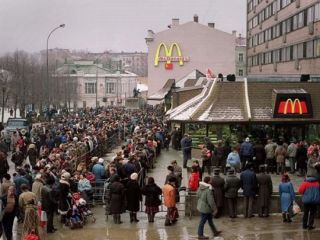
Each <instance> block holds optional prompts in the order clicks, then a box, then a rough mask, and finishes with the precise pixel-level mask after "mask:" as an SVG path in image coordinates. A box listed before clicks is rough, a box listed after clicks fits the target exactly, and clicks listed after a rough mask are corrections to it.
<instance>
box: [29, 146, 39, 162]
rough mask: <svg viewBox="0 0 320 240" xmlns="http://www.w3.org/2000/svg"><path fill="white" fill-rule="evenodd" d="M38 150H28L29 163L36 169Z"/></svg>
mask: <svg viewBox="0 0 320 240" xmlns="http://www.w3.org/2000/svg"><path fill="white" fill-rule="evenodd" d="M37 155H38V153H37V150H36V149H34V148H30V149H29V150H28V156H29V161H30V164H31V166H32V167H34V166H35V165H36V163H37Z"/></svg>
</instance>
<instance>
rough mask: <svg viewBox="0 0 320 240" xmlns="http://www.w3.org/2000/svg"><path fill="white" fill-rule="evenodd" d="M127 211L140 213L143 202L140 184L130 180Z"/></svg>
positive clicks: (127, 190) (127, 186) (127, 192)
mask: <svg viewBox="0 0 320 240" xmlns="http://www.w3.org/2000/svg"><path fill="white" fill-rule="evenodd" d="M126 196H127V210H128V211H130V212H138V211H139V210H140V201H142V195H141V190H140V187H139V183H138V182H137V181H135V180H129V182H128V183H127V185H126Z"/></svg>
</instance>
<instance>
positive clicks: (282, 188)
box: [279, 173, 295, 223]
mask: <svg viewBox="0 0 320 240" xmlns="http://www.w3.org/2000/svg"><path fill="white" fill-rule="evenodd" d="M279 194H280V201H281V211H282V218H283V222H288V223H290V222H292V220H291V212H292V206H293V202H294V199H295V193H294V189H293V185H292V183H291V182H290V178H289V175H288V174H286V173H285V174H283V175H282V179H281V183H280V184H279Z"/></svg>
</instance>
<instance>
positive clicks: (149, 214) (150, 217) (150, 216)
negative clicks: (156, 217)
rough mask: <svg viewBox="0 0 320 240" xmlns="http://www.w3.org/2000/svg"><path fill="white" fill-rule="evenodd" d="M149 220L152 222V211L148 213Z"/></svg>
mask: <svg viewBox="0 0 320 240" xmlns="http://www.w3.org/2000/svg"><path fill="white" fill-rule="evenodd" d="M148 222H152V215H151V213H148Z"/></svg>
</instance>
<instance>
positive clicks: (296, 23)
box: [292, 15, 298, 31]
mask: <svg viewBox="0 0 320 240" xmlns="http://www.w3.org/2000/svg"><path fill="white" fill-rule="evenodd" d="M297 28H298V15H295V16H293V21H292V30H293V31H294V30H296V29H297Z"/></svg>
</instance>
